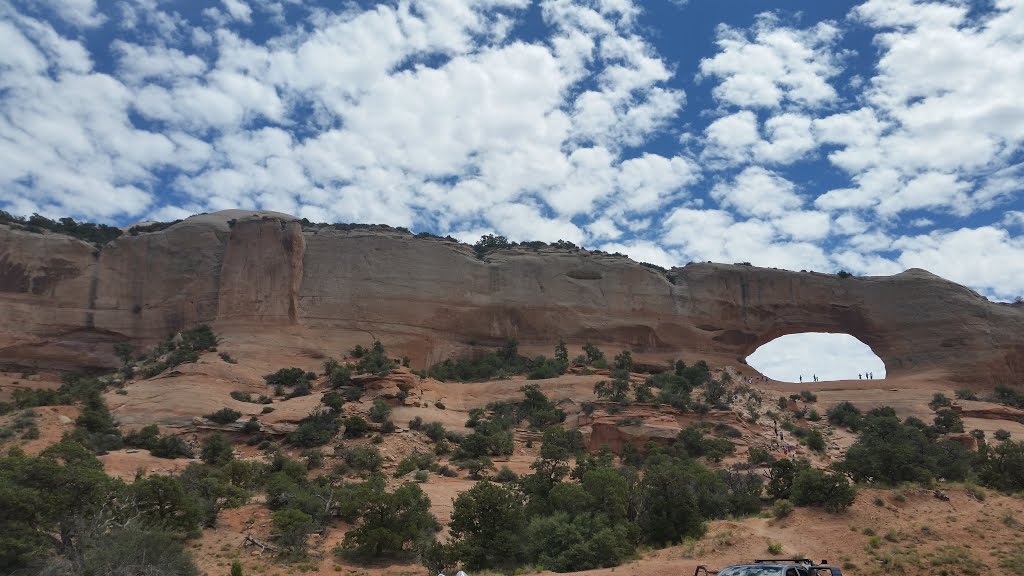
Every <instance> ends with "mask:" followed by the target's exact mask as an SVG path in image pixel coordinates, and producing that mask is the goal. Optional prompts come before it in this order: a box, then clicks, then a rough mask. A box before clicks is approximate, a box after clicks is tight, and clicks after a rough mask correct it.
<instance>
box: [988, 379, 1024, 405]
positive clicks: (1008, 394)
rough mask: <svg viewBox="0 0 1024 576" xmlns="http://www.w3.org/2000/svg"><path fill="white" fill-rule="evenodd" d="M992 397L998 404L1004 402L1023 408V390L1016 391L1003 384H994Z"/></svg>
mask: <svg viewBox="0 0 1024 576" xmlns="http://www.w3.org/2000/svg"><path fill="white" fill-rule="evenodd" d="M992 399H993V400H994V401H996V402H998V403H1000V404H1006V405H1007V406H1013V407H1014V408H1024V392H1018V391H1017V390H1014V389H1013V388H1011V387H1009V386H1006V385H1005V384H999V385H997V386H996V388H995V390H994V391H993V393H992Z"/></svg>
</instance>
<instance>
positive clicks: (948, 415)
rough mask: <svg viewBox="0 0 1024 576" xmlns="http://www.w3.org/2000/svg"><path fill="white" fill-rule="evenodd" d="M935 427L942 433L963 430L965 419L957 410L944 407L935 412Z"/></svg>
mask: <svg viewBox="0 0 1024 576" xmlns="http://www.w3.org/2000/svg"><path fill="white" fill-rule="evenodd" d="M935 429H936V430H937V431H938V432H939V433H940V434H946V433H949V432H963V431H964V421H963V419H962V418H960V415H959V414H957V413H956V412H954V411H952V410H950V409H948V408H944V409H942V410H939V411H938V412H936V413H935Z"/></svg>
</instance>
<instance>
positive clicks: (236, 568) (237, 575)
mask: <svg viewBox="0 0 1024 576" xmlns="http://www.w3.org/2000/svg"><path fill="white" fill-rule="evenodd" d="M231 576H243V572H242V563H241V562H239V561H238V560H235V561H234V562H232V563H231Z"/></svg>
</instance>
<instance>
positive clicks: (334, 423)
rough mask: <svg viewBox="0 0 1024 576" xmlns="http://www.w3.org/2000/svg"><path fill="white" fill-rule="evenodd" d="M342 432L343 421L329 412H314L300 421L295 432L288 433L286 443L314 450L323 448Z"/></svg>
mask: <svg viewBox="0 0 1024 576" xmlns="http://www.w3.org/2000/svg"><path fill="white" fill-rule="evenodd" d="M339 430H341V419H340V418H338V415H337V414H335V413H334V412H332V411H329V410H314V411H313V412H311V413H310V414H309V415H308V416H306V417H305V418H303V419H302V420H299V425H298V426H297V427H296V428H295V430H293V431H291V432H289V433H288V435H287V436H286V437H285V441H286V442H288V443H289V444H292V445H294V446H302V447H305V448H312V447H315V446H323V445H324V444H326V443H328V442H330V441H331V439H332V438H334V436H335V435H337V434H338V431H339Z"/></svg>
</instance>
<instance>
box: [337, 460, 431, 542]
mask: <svg viewBox="0 0 1024 576" xmlns="http://www.w3.org/2000/svg"><path fill="white" fill-rule="evenodd" d="M424 480H425V479H424ZM352 516H353V517H352V518H351V521H352V522H353V523H354V524H355V525H356V526H355V528H353V529H352V530H350V531H348V532H347V533H346V534H345V540H344V542H343V543H342V545H341V546H340V547H339V548H337V549H336V553H341V554H342V555H351V556H354V557H357V558H379V557H388V556H391V557H393V556H398V555H402V554H408V553H409V552H411V551H412V548H413V546H414V545H416V544H419V545H421V546H422V545H424V544H427V543H430V542H433V540H434V536H433V534H434V532H435V531H437V530H439V529H440V526H439V525H438V523H437V520H436V519H435V518H434V516H433V515H432V514H431V513H430V499H429V498H428V497H427V495H426V494H424V493H423V490H422V489H421V488H420V487H419V486H417V485H416V484H409V483H407V484H403V485H402V486H399V487H398V488H396V489H395V490H394V491H393V492H387V491H385V490H384V488H383V486H382V485H373V486H372V487H370V488H369V489H363V490H361V494H360V498H359V499H358V505H357V507H356V508H355V510H354V512H353V514H352Z"/></svg>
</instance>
